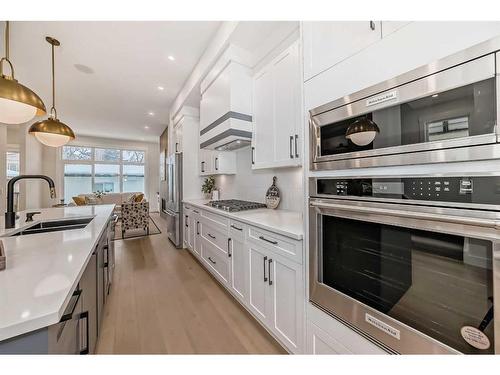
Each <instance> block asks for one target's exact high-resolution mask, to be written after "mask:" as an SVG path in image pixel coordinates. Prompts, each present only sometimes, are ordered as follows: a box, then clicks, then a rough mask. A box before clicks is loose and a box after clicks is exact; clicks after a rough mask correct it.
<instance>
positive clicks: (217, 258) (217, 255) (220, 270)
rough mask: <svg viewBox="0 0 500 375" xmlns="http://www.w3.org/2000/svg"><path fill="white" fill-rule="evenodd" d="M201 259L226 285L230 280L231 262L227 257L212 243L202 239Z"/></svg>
mask: <svg viewBox="0 0 500 375" xmlns="http://www.w3.org/2000/svg"><path fill="white" fill-rule="evenodd" d="M201 257H202V258H203V261H204V262H205V264H207V265H208V268H209V269H210V270H211V271H212V273H214V274H215V276H217V277H219V278H220V279H222V281H223V282H224V283H227V282H228V279H229V261H228V258H227V255H225V254H223V253H221V252H220V251H219V250H218V249H217V248H216V247H215V246H214V245H213V244H212V243H210V242H208V241H207V240H206V239H204V238H202V239H201Z"/></svg>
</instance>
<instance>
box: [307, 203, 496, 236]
mask: <svg viewBox="0 0 500 375" xmlns="http://www.w3.org/2000/svg"><path fill="white" fill-rule="evenodd" d="M310 205H311V207H315V208H316V209H318V210H319V211H320V213H323V212H321V211H326V212H327V211H332V210H333V211H344V212H355V213H367V214H379V215H387V216H394V217H403V218H409V219H419V220H430V221H441V222H447V223H453V224H462V225H474V226H479V227H486V228H494V229H500V222H499V221H498V220H493V219H479V218H469V217H464V216H452V215H439V214H431V213H428V212H412V211H403V210H394V209H387V208H378V207H361V206H354V205H349V206H348V205H345V204H339V203H328V202H324V201H321V202H318V201H312V200H311V202H310Z"/></svg>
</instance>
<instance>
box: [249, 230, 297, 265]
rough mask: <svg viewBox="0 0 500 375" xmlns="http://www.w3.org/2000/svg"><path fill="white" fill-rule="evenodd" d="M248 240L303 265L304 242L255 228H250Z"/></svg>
mask: <svg viewBox="0 0 500 375" xmlns="http://www.w3.org/2000/svg"><path fill="white" fill-rule="evenodd" d="M248 240H249V241H252V242H254V243H256V244H258V245H259V246H261V247H265V248H267V249H269V250H272V251H274V252H276V253H277V254H280V255H283V256H285V257H287V258H289V259H292V260H294V261H295V262H297V263H302V241H295V240H292V239H291V238H288V237H285V236H281V235H279V234H276V233H272V232H268V231H266V230H263V229H259V228H255V227H250V228H249V230H248Z"/></svg>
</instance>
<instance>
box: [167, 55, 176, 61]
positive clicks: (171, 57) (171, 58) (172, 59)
mask: <svg viewBox="0 0 500 375" xmlns="http://www.w3.org/2000/svg"><path fill="white" fill-rule="evenodd" d="M167 59H169V60H170V61H174V60H175V57H174V56H172V55H170V56H168V57H167Z"/></svg>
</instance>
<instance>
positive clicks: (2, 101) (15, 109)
mask: <svg viewBox="0 0 500 375" xmlns="http://www.w3.org/2000/svg"><path fill="white" fill-rule="evenodd" d="M4 65H8V66H9V68H10V76H9V75H7V74H5V73H4ZM45 113H46V109H45V104H43V101H42V99H40V97H39V96H38V95H37V94H35V93H34V92H33V91H31V90H30V89H29V88H27V87H26V86H24V85H21V84H20V83H19V82H17V80H16V79H15V78H14V67H13V65H12V63H11V62H10V60H9V22H8V21H7V22H6V27H5V57H2V59H1V60H0V122H1V123H4V124H22V123H24V122H28V121H29V120H31V119H32V118H33V117H35V116H42V115H44V114H45Z"/></svg>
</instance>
